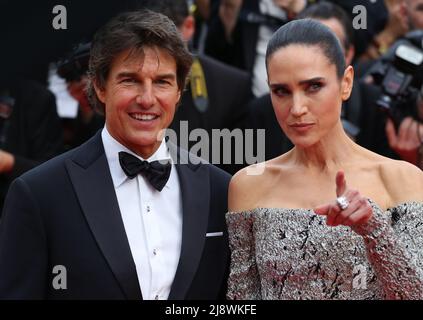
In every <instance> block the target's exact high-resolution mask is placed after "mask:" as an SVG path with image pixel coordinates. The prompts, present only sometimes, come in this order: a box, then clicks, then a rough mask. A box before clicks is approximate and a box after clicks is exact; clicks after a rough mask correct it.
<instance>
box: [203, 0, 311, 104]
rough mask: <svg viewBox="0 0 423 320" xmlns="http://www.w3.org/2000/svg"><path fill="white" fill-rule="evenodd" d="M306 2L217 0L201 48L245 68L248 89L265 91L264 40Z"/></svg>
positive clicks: (213, 55) (265, 43)
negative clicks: (248, 76) (249, 77)
mask: <svg viewBox="0 0 423 320" xmlns="http://www.w3.org/2000/svg"><path fill="white" fill-rule="evenodd" d="M310 2H311V1H310ZM307 3H308V1H306V0H295V1H293V0H260V1H256V0H221V1H220V3H219V4H217V5H215V8H214V15H213V14H212V17H211V19H210V26H209V31H208V35H207V39H206V48H205V51H206V53H207V54H209V55H210V56H212V57H214V58H216V59H218V60H221V61H223V62H225V63H228V64H231V65H233V66H236V67H238V68H241V69H243V70H246V71H248V72H249V73H250V74H251V76H252V92H253V94H254V95H255V96H256V97H260V96H262V95H264V94H266V93H268V92H269V89H268V87H267V84H266V78H267V76H266V68H265V63H264V60H265V59H264V56H265V51H266V45H267V42H268V41H269V39H270V37H271V36H272V34H273V32H274V31H276V29H277V28H279V27H280V26H281V25H283V24H284V23H285V22H287V21H288V20H291V19H293V18H295V16H296V15H298V14H299V13H300V12H301V11H302V10H303V9H304V8H305V7H306V6H307Z"/></svg>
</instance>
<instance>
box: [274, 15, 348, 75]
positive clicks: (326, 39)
mask: <svg viewBox="0 0 423 320" xmlns="http://www.w3.org/2000/svg"><path fill="white" fill-rule="evenodd" d="M289 45H304V46H318V47H320V48H321V49H322V51H323V53H324V55H325V56H326V58H328V60H329V62H330V63H332V64H334V65H335V66H336V73H337V76H338V78H339V79H341V78H342V77H343V75H344V71H345V67H346V66H345V57H344V52H343V50H342V47H341V44H340V42H339V40H338V38H337V37H336V35H335V34H334V33H333V32H332V31H331V30H330V29H329V28H328V27H326V26H325V25H324V24H322V23H320V22H318V21H316V20H312V19H300V20H294V21H291V22H288V23H287V24H285V25H283V26H282V27H280V28H279V29H278V30H277V31H276V32H275V33H274V34H273V36H272V38H271V39H270V41H269V44H268V45H267V51H266V67H267V66H268V63H269V59H270V58H271V56H272V55H273V54H274V53H275V52H276V51H278V50H279V49H281V48H285V47H287V46H289Z"/></svg>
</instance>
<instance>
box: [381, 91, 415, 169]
mask: <svg viewBox="0 0 423 320" xmlns="http://www.w3.org/2000/svg"><path fill="white" fill-rule="evenodd" d="M422 88H423V87H422ZM418 117H419V120H420V121H416V120H414V119H413V118H412V117H406V118H405V119H404V120H403V121H402V122H401V124H400V126H399V129H398V131H397V130H396V129H395V125H394V123H393V121H392V120H390V119H388V121H387V123H386V136H387V137H388V141H389V145H390V147H391V148H392V149H393V150H394V151H395V152H396V153H397V154H398V155H399V156H400V157H401V158H402V159H403V160H406V161H408V162H411V163H413V164H415V165H417V166H418V167H419V168H420V169H423V97H422V94H421V93H420V94H419V98H418Z"/></svg>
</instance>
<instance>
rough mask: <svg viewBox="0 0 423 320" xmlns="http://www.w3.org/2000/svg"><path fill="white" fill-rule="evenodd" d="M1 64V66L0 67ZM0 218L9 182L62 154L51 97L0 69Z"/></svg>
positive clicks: (33, 82) (34, 85)
mask: <svg viewBox="0 0 423 320" xmlns="http://www.w3.org/2000/svg"><path fill="white" fill-rule="evenodd" d="M1 64H2V63H1ZM0 70H2V71H1V72H0V73H2V74H1V75H0V78H3V80H2V79H0V217H1V210H2V208H3V203H4V200H5V197H6V194H7V191H8V189H9V186H10V184H11V183H12V181H13V180H14V179H15V178H17V177H18V176H20V175H21V174H22V173H24V172H26V171H28V170H30V169H32V168H34V167H35V166H37V165H39V164H41V163H42V162H44V161H46V160H48V159H50V158H52V157H54V156H57V155H58V154H60V153H61V152H63V133H62V131H63V130H62V127H61V125H60V118H59V116H58V114H57V109H56V102H55V99H54V96H53V94H52V93H51V92H50V91H49V90H47V89H46V88H45V87H44V86H42V85H41V84H38V83H36V82H35V81H30V80H25V79H21V78H20V77H17V76H16V77H15V76H13V72H10V73H9V72H7V70H5V68H3V66H0Z"/></svg>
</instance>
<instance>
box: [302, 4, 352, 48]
mask: <svg viewBox="0 0 423 320" xmlns="http://www.w3.org/2000/svg"><path fill="white" fill-rule="evenodd" d="M304 18H311V19H318V20H329V19H336V20H338V22H339V23H340V24H341V26H342V29H344V34H345V43H343V45H344V47H345V50H348V49H349V48H350V47H351V45H353V43H354V29H353V27H352V21H351V18H350V16H349V15H348V13H347V12H346V11H345V10H344V9H343V8H342V7H340V6H338V5H336V4H334V3H331V2H327V1H322V2H318V3H315V4H312V5H311V6H310V7H308V8H306V9H305V10H304V11H302V12H301V13H300V14H299V16H298V19H304Z"/></svg>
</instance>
